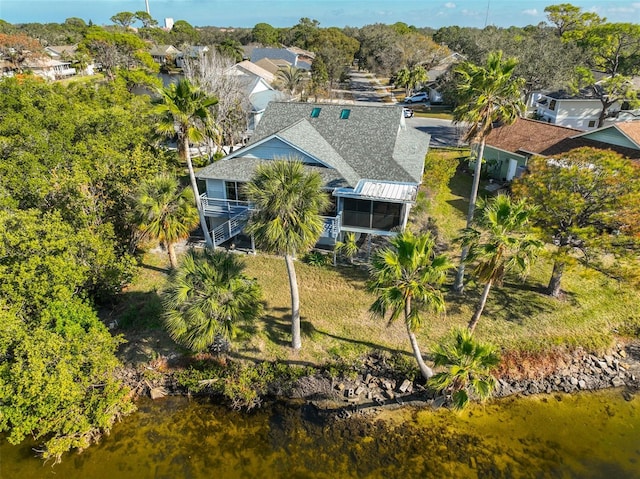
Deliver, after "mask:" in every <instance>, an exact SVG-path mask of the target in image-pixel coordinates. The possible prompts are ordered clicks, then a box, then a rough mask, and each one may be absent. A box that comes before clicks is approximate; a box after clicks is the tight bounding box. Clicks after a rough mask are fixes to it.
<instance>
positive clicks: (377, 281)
mask: <svg viewBox="0 0 640 479" xmlns="http://www.w3.org/2000/svg"><path fill="white" fill-rule="evenodd" d="M434 246H435V240H434V239H433V237H432V236H431V235H430V234H429V233H427V234H421V235H419V236H415V235H414V234H413V233H411V232H410V231H408V230H407V231H405V232H403V233H400V234H398V235H397V236H395V237H394V238H393V239H391V241H390V246H389V247H386V248H384V249H382V250H381V251H379V252H377V253H376V254H375V255H374V257H373V260H372V263H371V271H370V275H371V278H370V280H369V281H368V282H367V289H368V290H369V291H370V292H372V293H373V294H375V295H376V300H375V301H374V303H373V304H372V305H371V308H370V311H371V312H372V313H373V315H374V316H377V317H381V318H384V317H385V316H386V315H387V312H389V313H390V317H389V324H391V323H393V322H394V321H395V320H397V319H398V318H399V317H400V316H401V315H403V317H404V323H405V326H406V328H407V334H408V335H409V341H410V342H411V348H412V349H413V354H414V356H415V358H416V361H417V362H418V366H419V368H420V373H421V374H422V376H423V377H424V378H425V379H429V378H430V377H431V376H433V371H432V370H431V368H429V367H428V366H427V365H426V364H425V362H424V360H423V359H422V354H421V353H420V347H419V346H418V340H417V339H416V335H415V332H416V331H417V330H418V329H419V328H420V327H421V326H422V325H423V322H424V320H423V318H422V316H421V315H420V310H421V309H427V310H430V311H431V312H434V313H441V312H444V309H445V302H444V297H443V295H442V292H441V291H440V289H439V287H440V285H441V284H442V282H443V281H444V279H445V276H446V272H447V270H448V269H450V268H451V267H452V265H451V263H450V262H449V260H448V259H447V257H446V256H444V255H439V256H436V254H435V253H434Z"/></svg>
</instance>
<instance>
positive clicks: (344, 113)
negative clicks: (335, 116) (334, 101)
mask: <svg viewBox="0 0 640 479" xmlns="http://www.w3.org/2000/svg"><path fill="white" fill-rule="evenodd" d="M350 114H351V110H347V109H346V108H345V109H344V110H342V111H341V112H340V119H341V120H346V119H347V118H349V115H350Z"/></svg>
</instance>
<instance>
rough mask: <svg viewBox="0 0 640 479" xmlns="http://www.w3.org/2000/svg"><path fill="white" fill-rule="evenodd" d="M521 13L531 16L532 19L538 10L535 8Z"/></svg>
mask: <svg viewBox="0 0 640 479" xmlns="http://www.w3.org/2000/svg"><path fill="white" fill-rule="evenodd" d="M522 13H524V14H525V15H531V16H533V17H536V16H538V9H537V8H528V9H526V10H522Z"/></svg>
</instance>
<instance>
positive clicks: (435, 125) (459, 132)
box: [406, 116, 465, 148]
mask: <svg viewBox="0 0 640 479" xmlns="http://www.w3.org/2000/svg"><path fill="white" fill-rule="evenodd" d="M406 121H407V125H408V126H412V127H413V128H415V129H417V130H420V131H424V132H426V133H429V134H430V135H431V144H430V147H436V148H437V147H446V146H460V144H461V143H460V141H461V138H462V136H463V135H464V132H465V128H464V127H463V126H461V125H454V124H453V122H452V121H451V120H442V119H440V118H420V117H415V116H414V117H413V118H407V119H406Z"/></svg>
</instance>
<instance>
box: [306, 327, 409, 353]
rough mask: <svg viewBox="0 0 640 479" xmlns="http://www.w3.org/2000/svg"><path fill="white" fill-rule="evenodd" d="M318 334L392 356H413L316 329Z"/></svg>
mask: <svg viewBox="0 0 640 479" xmlns="http://www.w3.org/2000/svg"><path fill="white" fill-rule="evenodd" d="M315 331H316V334H318V335H323V336H327V337H329V338H333V339H337V340H338V341H342V342H344V343H349V344H355V345H358V346H366V347H367V348H368V349H371V350H377V351H386V352H388V353H391V354H402V355H406V356H412V355H411V354H409V353H408V352H406V351H402V350H399V349H394V348H389V347H387V346H382V345H380V344H376V343H372V342H370V341H362V340H359V339H353V338H345V337H343V336H337V335H335V334H332V333H329V332H326V331H322V330H320V329H316V330H315Z"/></svg>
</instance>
